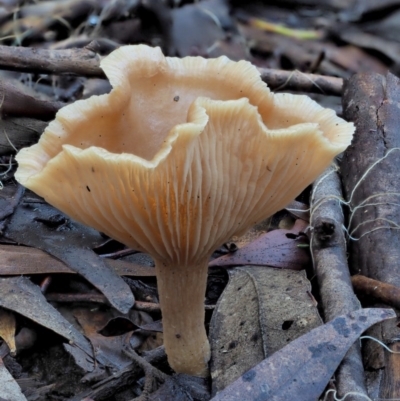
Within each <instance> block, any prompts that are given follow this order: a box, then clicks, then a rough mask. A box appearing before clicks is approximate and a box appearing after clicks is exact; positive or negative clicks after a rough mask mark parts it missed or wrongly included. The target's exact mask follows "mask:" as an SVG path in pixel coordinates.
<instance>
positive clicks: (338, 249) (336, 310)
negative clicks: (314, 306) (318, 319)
mask: <svg viewBox="0 0 400 401" xmlns="http://www.w3.org/2000/svg"><path fill="white" fill-rule="evenodd" d="M341 200H342V189H341V182H340V178H339V176H338V172H337V167H336V166H335V165H332V166H331V167H329V168H328V169H327V170H326V171H325V172H324V173H322V174H321V176H320V177H319V178H318V179H317V180H316V181H315V182H314V184H313V190H312V193H311V202H310V203H311V213H310V226H311V229H312V232H311V243H310V245H311V252H312V255H313V261H314V270H315V274H316V277H317V280H318V284H319V289H320V295H321V303H322V309H323V312H324V318H325V321H326V322H327V321H330V320H332V319H334V318H335V317H337V316H340V315H343V314H346V313H349V312H352V311H354V310H357V309H359V308H360V303H359V301H358V300H357V298H356V296H355V295H354V292H353V288H352V285H351V281H350V272H349V268H348V265H347V254H346V239H345V235H344V234H345V233H344V230H343V226H344V215H343V211H342V205H341ZM363 372H364V368H363V364H362V360H361V352H360V347H359V344H354V345H353V346H352V347H351V348H350V350H349V351H348V353H347V354H346V356H345V358H344V359H343V361H342V363H341V365H340V366H339V368H338V370H337V372H336V382H337V391H338V396H339V397H343V396H344V395H345V394H347V393H350V392H355V393H358V394H359V396H356V395H351V396H347V397H346V399H348V400H362V399H365V397H362V395H365V396H367V391H366V388H365V380H364V373H363Z"/></svg>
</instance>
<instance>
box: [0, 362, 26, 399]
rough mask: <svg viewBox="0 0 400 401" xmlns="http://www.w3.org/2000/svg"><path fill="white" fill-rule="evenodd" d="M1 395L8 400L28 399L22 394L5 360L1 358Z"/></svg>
mask: <svg viewBox="0 0 400 401" xmlns="http://www.w3.org/2000/svg"><path fill="white" fill-rule="evenodd" d="M0 388H1V393H0V397H1V399H3V400H6V401H27V399H26V398H25V396H24V395H23V394H22V391H21V389H20V387H19V386H18V384H17V382H16V381H15V380H14V378H13V377H12V376H11V374H10V372H9V371H8V370H7V369H6V367H5V366H4V363H3V360H2V359H1V358H0Z"/></svg>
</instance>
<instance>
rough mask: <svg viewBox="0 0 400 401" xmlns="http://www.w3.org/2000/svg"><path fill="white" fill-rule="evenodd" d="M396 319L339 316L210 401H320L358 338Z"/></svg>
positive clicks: (386, 313) (376, 312) (383, 314)
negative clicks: (387, 320)
mask: <svg viewBox="0 0 400 401" xmlns="http://www.w3.org/2000/svg"><path fill="white" fill-rule="evenodd" d="M394 317H396V314H395V312H394V311H393V310H392V309H379V308H377V309H360V310H358V311H355V312H351V313H349V314H347V315H342V316H339V317H337V318H336V319H334V320H332V321H330V322H329V323H326V324H324V325H323V326H320V327H317V328H316V329H314V330H311V331H310V332H309V333H307V334H305V335H304V336H302V337H300V338H298V339H297V340H294V341H292V342H291V343H290V344H288V345H287V346H286V347H285V348H283V349H281V350H280V351H277V352H275V353H274V354H273V355H272V356H271V357H269V358H267V359H265V360H264V361H262V362H261V363H260V364H258V365H257V366H255V367H254V368H253V369H250V370H249V371H247V372H246V373H245V374H244V375H243V376H241V377H240V378H239V379H237V380H236V381H235V382H233V383H232V384H231V385H230V386H229V387H227V388H226V389H225V390H223V391H221V392H220V393H218V394H217V395H216V396H215V397H214V398H212V400H211V401H236V400H240V401H256V400H257V401H264V400H265V401H267V400H268V401H282V400H296V401H313V400H317V399H318V397H319V396H320V395H321V394H322V392H323V390H324V388H325V387H326V385H327V384H328V382H329V380H330V378H331V377H332V375H333V373H334V372H335V370H336V368H337V367H338V365H339V363H340V361H341V360H342V359H343V357H344V355H345V354H346V352H347V351H348V349H349V348H350V347H351V345H352V344H353V343H354V342H355V341H356V340H357V338H358V337H359V336H360V335H361V334H362V333H363V332H364V331H365V330H366V329H368V328H369V327H370V326H372V325H373V324H375V323H378V322H381V321H382V320H386V319H392V318H394Z"/></svg>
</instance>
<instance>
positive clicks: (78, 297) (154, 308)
mask: <svg viewBox="0 0 400 401" xmlns="http://www.w3.org/2000/svg"><path fill="white" fill-rule="evenodd" d="M46 299H47V300H48V301H51V302H60V303H72V302H94V303H98V304H107V305H109V302H108V300H107V298H106V297H105V296H104V295H102V294H90V293H86V294H59V293H49V294H46ZM214 308H215V305H204V309H206V310H213V309H214ZM133 309H136V310H140V311H143V312H149V313H151V312H161V309H160V304H157V303H154V302H143V301H135V305H134V306H133Z"/></svg>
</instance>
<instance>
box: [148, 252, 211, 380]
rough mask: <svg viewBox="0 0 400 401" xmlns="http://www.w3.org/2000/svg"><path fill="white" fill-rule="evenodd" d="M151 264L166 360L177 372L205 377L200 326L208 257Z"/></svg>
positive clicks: (205, 350) (205, 348)
mask: <svg viewBox="0 0 400 401" xmlns="http://www.w3.org/2000/svg"><path fill="white" fill-rule="evenodd" d="M155 264H156V274H157V286H158V292H159V296H160V306H161V312H162V318H163V333H164V345H165V351H166V353H167V356H168V363H169V365H170V366H171V367H172V369H174V370H175V372H177V373H186V374H188V375H192V376H200V377H205V376H207V375H208V365H207V362H208V361H209V359H210V345H209V343H208V338H207V334H206V330H205V327H204V314H205V313H204V297H205V292H206V285H207V271H208V258H207V259H206V260H203V261H201V262H200V263H196V264H195V265H191V264H186V265H184V266H182V265H179V264H169V263H165V262H162V261H159V260H156V261H155Z"/></svg>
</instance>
